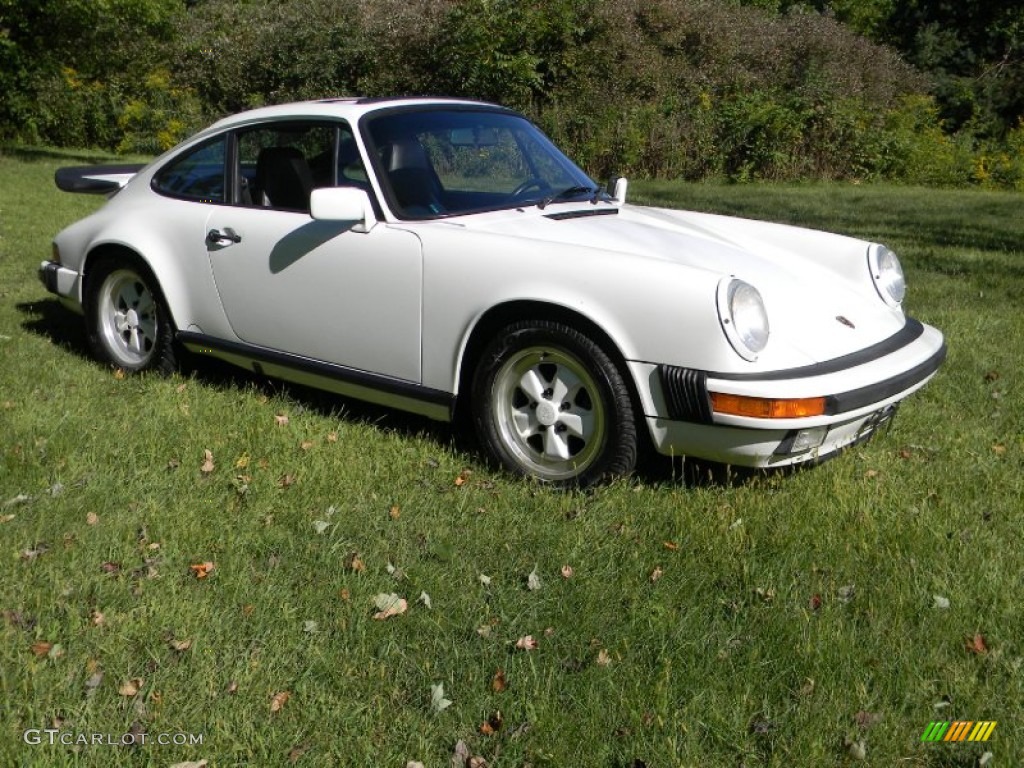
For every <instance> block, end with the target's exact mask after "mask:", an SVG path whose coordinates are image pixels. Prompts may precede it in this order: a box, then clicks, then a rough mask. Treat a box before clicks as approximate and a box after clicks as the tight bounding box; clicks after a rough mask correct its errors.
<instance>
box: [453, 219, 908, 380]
mask: <svg viewBox="0 0 1024 768" xmlns="http://www.w3.org/2000/svg"><path fill="white" fill-rule="evenodd" d="M460 223H461V224H463V225H464V226H466V227H467V228H469V229H473V230H477V231H482V232H488V233H493V234H498V235H503V236H505V237H515V238H518V239H521V240H523V241H532V246H531V245H528V244H527V243H524V246H526V247H535V248H545V247H551V246H555V247H559V246H561V247H563V248H564V247H572V248H574V249H588V248H591V249H598V250H600V251H602V252H614V253H616V254H617V255H620V256H621V257H622V259H621V262H620V263H621V264H622V266H623V268H625V269H643V264H644V262H645V261H646V260H651V259H654V260H660V261H669V262H673V263H676V264H678V265H680V267H683V268H685V269H697V270H705V271H710V272H713V273H718V274H721V275H722V276H723V277H725V276H729V275H733V276H735V277H738V278H740V279H742V280H745V281H746V282H748V283H750V284H752V285H754V286H755V287H756V288H757V289H758V291H759V292H760V293H761V295H762V297H763V299H764V303H765V306H766V308H767V312H768V318H769V324H770V327H771V341H770V342H769V349H768V350H766V353H765V356H764V357H765V358H766V359H764V360H763V363H764V364H765V365H767V366H768V367H771V366H772V364H773V363H776V364H783V361H785V363H784V364H785V365H787V366H788V365H793V364H797V363H814V362H823V361H826V360H830V359H833V358H835V357H839V356H842V355H845V354H849V353H851V352H854V351H857V350H859V349H863V348H864V347H866V346H870V345H871V344H874V343H877V342H879V341H882V340H883V339H886V338H888V337H889V336H892V335H893V334H894V333H896V332H897V331H899V330H900V328H902V327H903V325H904V323H905V318H904V316H903V313H902V311H901V310H899V309H893V308H891V307H889V306H887V305H886V304H885V303H884V302H883V301H882V300H881V299H880V298H879V296H878V294H877V293H876V292H875V289H874V285H873V283H872V282H871V280H870V276H869V274H868V267H867V248H868V245H869V244H868V243H867V242H865V241H862V240H857V239H854V238H850V237H845V236H842V235H835V234H830V233H825V232H818V231H815V230H808V229H802V228H798V227H791V226H786V225H780V224H772V223H767V222H761V221H753V220H749V219H739V218H734V217H729V216H718V215H713V214H703V213H693V212H688V211H676V210H668V209H661V208H647V207H643V206H632V205H623V206H621V207H619V208H617V209H616V208H613V207H610V206H608V205H607V204H598V205H596V206H592V205H590V204H589V203H585V204H583V205H582V206H580V204H575V205H561V206H549V207H548V208H546V209H544V210H543V211H541V210H538V209H536V208H524V209H519V210H517V211H514V212H502V213H500V214H483V215H478V216H468V217H464V218H462V219H460ZM577 252H578V251H577ZM685 279H686V278H685V275H681V284H684V281H685ZM709 300H710V301H714V300H715V298H714V297H713V296H711V297H709ZM840 318H842V319H840ZM780 345H781V346H784V347H785V348H786V353H785V354H781V355H780V354H770V355H769V354H768V353H769V352H771V351H772V350H771V348H772V347H775V348H776V350H775V351H776V352H782V350H781V349H779V347H780Z"/></svg>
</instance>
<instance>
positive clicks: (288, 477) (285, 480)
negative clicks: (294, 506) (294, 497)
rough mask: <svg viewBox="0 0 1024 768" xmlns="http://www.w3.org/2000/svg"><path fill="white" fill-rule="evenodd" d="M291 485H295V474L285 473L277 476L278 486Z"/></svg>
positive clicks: (287, 486)
mask: <svg viewBox="0 0 1024 768" xmlns="http://www.w3.org/2000/svg"><path fill="white" fill-rule="evenodd" d="M293 485H295V475H293V474H289V473H285V474H283V475H281V476H280V477H279V478H277V487H278V488H289V487H291V486H293Z"/></svg>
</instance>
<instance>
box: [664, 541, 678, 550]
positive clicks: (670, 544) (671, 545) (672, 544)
mask: <svg viewBox="0 0 1024 768" xmlns="http://www.w3.org/2000/svg"><path fill="white" fill-rule="evenodd" d="M661 546H663V547H664V548H665V549H667V550H668V551H669V552H675V551H676V550H678V549H679V545H678V544H676V543H675V542H674V541H663V542H662V543H661Z"/></svg>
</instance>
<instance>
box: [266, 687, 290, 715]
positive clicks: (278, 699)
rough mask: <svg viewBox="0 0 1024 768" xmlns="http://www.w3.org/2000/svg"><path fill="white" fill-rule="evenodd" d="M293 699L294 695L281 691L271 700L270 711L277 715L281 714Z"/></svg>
mask: <svg viewBox="0 0 1024 768" xmlns="http://www.w3.org/2000/svg"><path fill="white" fill-rule="evenodd" d="M291 697H292V695H291V693H290V692H289V691H280V692H279V693H275V694H274V695H273V696H272V697H271V699H270V711H271V712H273V713H275V714H276V713H277V712H280V711H281V710H282V709H283V708H284V705H285V704H287V703H288V699H290V698H291Z"/></svg>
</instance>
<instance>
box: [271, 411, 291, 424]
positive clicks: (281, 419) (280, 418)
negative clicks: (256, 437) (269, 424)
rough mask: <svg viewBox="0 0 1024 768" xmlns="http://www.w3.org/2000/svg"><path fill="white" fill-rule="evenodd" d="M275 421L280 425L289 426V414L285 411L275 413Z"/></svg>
mask: <svg viewBox="0 0 1024 768" xmlns="http://www.w3.org/2000/svg"><path fill="white" fill-rule="evenodd" d="M274 423H275V424H276V425H277V426H279V427H287V426H288V416H287V415H286V414H284V413H278V414H275V415H274Z"/></svg>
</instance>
